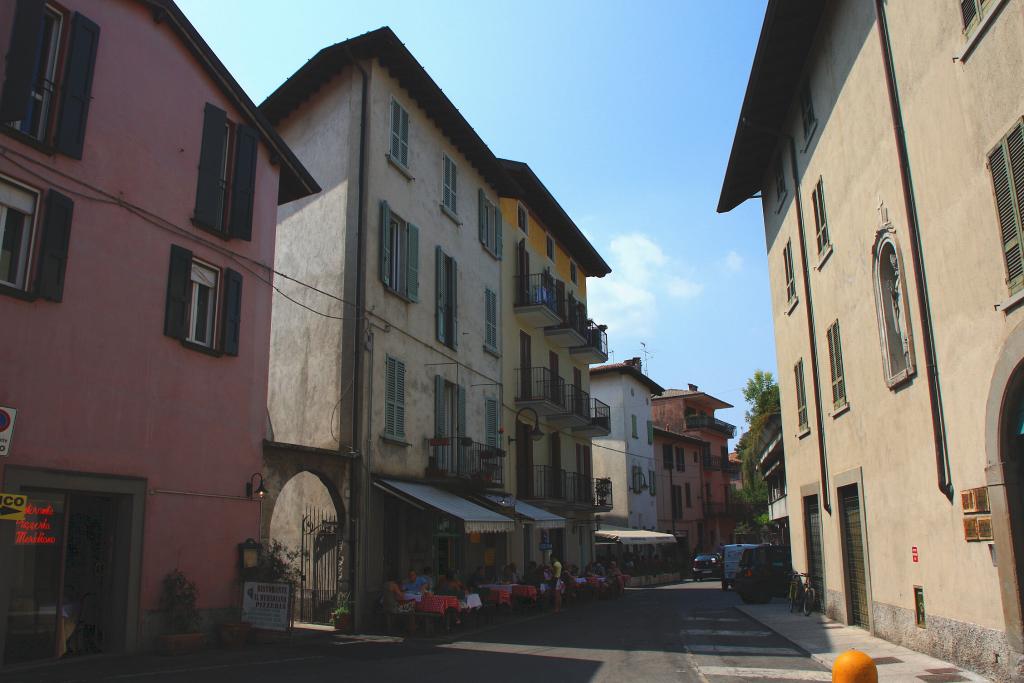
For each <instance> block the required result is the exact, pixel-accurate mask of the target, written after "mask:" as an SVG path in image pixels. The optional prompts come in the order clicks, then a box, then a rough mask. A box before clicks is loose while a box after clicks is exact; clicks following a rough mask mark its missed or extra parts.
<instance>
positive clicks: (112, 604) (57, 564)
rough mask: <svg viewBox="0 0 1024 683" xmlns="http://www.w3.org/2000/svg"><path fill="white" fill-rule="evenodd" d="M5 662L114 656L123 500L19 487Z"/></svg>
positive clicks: (123, 570)
mask: <svg viewBox="0 0 1024 683" xmlns="http://www.w3.org/2000/svg"><path fill="white" fill-rule="evenodd" d="M22 493H25V494H26V495H27V496H28V499H29V507H28V508H27V509H26V514H25V519H24V520H21V521H18V522H15V529H14V538H13V539H12V547H11V552H10V565H9V571H10V574H9V578H10V582H9V586H10V588H9V591H10V592H9V596H8V605H7V618H6V624H5V639H4V664H14V663H18V662H26V661H33V660H39V659H49V658H54V657H65V656H75V655H85V654H94V653H100V652H111V651H118V650H120V649H122V648H123V644H124V643H123V639H124V630H125V629H124V618H123V610H124V606H125V603H126V600H127V597H128V595H127V591H128V585H127V584H128V581H127V574H128V545H129V544H128V543H127V537H126V535H127V534H128V533H129V527H130V504H129V502H128V501H127V500H126V498H127V497H126V496H118V495H107V494H98V493H85V492H70V491H52V490H32V489H22Z"/></svg>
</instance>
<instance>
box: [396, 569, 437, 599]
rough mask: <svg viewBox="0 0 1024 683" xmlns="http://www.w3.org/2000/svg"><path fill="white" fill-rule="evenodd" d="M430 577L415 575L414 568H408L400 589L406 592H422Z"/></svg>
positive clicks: (428, 583)
mask: <svg viewBox="0 0 1024 683" xmlns="http://www.w3.org/2000/svg"><path fill="white" fill-rule="evenodd" d="M429 585H430V579H428V578H426V577H423V576H417V575H416V570H415V569H410V570H409V574H408V576H407V577H406V579H405V581H404V582H402V590H403V591H405V592H406V593H422V592H423V586H429Z"/></svg>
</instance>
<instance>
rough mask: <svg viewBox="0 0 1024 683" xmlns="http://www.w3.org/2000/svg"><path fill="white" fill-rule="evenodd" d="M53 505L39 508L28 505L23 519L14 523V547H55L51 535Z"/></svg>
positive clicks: (55, 539) (52, 534)
mask: <svg viewBox="0 0 1024 683" xmlns="http://www.w3.org/2000/svg"><path fill="white" fill-rule="evenodd" d="M53 514H54V512H53V504H52V503H48V504H47V505H45V506H43V507H40V506H38V505H33V504H32V503H29V504H28V505H27V506H26V507H25V519H23V520H19V521H17V522H15V531H14V545H56V544H57V536H56V535H55V534H54V533H53V521H52V518H53Z"/></svg>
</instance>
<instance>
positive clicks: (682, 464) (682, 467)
mask: <svg viewBox="0 0 1024 683" xmlns="http://www.w3.org/2000/svg"><path fill="white" fill-rule="evenodd" d="M685 471H686V453H685V452H684V451H683V449H682V448H679V447H678V446H677V447H676V472H685Z"/></svg>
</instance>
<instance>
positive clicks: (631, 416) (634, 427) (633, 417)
mask: <svg viewBox="0 0 1024 683" xmlns="http://www.w3.org/2000/svg"><path fill="white" fill-rule="evenodd" d="M629 417H630V418H632V424H633V438H634V439H636V438H638V437H637V434H638V432H637V430H636V415H630V416H629Z"/></svg>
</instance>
